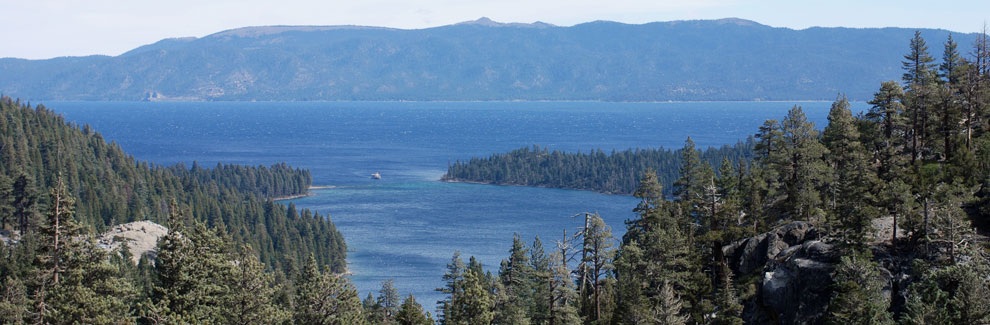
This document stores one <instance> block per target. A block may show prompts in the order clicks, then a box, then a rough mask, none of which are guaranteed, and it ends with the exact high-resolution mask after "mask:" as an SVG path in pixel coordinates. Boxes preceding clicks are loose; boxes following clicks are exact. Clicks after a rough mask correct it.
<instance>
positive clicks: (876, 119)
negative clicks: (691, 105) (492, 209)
mask: <svg viewBox="0 0 990 325" xmlns="http://www.w3.org/2000/svg"><path fill="white" fill-rule="evenodd" d="M987 40H988V39H987V38H983V40H982V41H981V42H980V43H978V44H977V45H976V47H975V49H974V50H973V52H972V53H974V55H972V56H966V55H964V54H961V51H962V50H960V49H959V48H958V47H957V44H955V43H954V42H953V40H952V39H951V38H950V39H948V40H947V41H946V42H945V43H944V45H945V46H944V51H943V53H944V54H943V55H942V59H941V60H940V61H936V59H935V58H934V57H933V56H932V55H931V54H929V49H928V47H927V44H926V42H925V40H924V39H923V38H922V37H921V35H920V34H916V35H915V37H914V38H913V39H912V40H911V41H910V47H909V52H908V54H907V55H905V56H904V58H903V60H902V63H903V67H904V69H903V72H904V74H903V78H902V81H903V84H901V83H898V82H896V81H888V82H884V83H882V85H880V87H879V89H878V90H877V91H876V92H875V93H874V96H873V98H872V100H870V101H869V104H870V105H871V108H870V109H869V110H868V111H866V112H852V111H851V110H850V105H849V102H848V100H847V98H845V97H842V96H840V97H839V98H837V99H836V101H835V102H834V103H833V104H832V107H831V110H830V112H829V116H828V121H829V123H828V125H827V126H825V128H824V130H823V131H818V128H816V127H815V125H814V124H813V123H812V122H809V121H808V120H807V118H806V117H805V115H804V112H803V111H802V109H801V107H798V106H795V107H793V108H792V109H791V110H790V111H789V112H788V113H787V115H786V116H785V117H783V118H782V119H780V120H768V121H766V123H765V124H764V125H763V126H761V127H760V128H759V129H758V130H754V131H757V132H756V134H757V135H756V137H755V139H753V142H755V143H754V144H753V148H752V149H753V150H752V153H753V159H752V162H751V163H748V164H736V163H734V162H733V161H732V160H730V159H722V160H721V162H719V163H712V162H709V161H706V159H703V158H702V152H701V151H699V150H696V149H695V148H694V144H693V143H692V142H691V141H690V140H688V141H687V142H686V144H685V146H684V148H683V149H681V150H679V154H680V155H681V157H680V159H679V162H678V163H677V166H676V167H672V166H668V167H667V168H670V169H674V168H676V170H677V173H676V175H677V176H676V180H675V181H674V182H673V186H672V193H673V195H672V196H669V197H668V196H667V195H665V194H664V193H665V192H666V191H665V188H664V186H663V185H661V182H660V180H659V177H658V176H657V173H655V172H654V171H652V170H647V171H646V172H643V173H641V174H640V176H639V177H640V179H639V185H638V187H637V188H636V189H635V191H634V192H633V195H634V196H635V197H637V198H639V199H641V201H640V203H639V204H638V205H637V206H635V207H630V209H632V210H633V211H634V212H635V213H636V214H637V216H636V217H634V218H633V219H631V220H627V221H626V232H625V234H624V235H623V236H622V238H621V239H620V240H617V238H614V237H613V235H612V233H611V229H609V227H608V226H607V225H606V224H605V223H604V222H603V221H602V218H601V217H600V216H598V215H597V214H593V213H588V214H585V224H584V227H581V228H580V229H578V232H577V233H576V235H575V236H573V237H569V236H568V235H567V233H564V234H563V236H562V238H561V239H560V240H558V241H556V245H554V246H552V247H554V248H546V247H547V246H548V245H545V244H543V242H541V240H540V239H539V238H536V239H535V240H534V241H533V243H532V245H527V244H526V242H525V241H524V240H523V239H521V238H519V237H518V236H516V237H515V238H513V239H512V243H513V244H512V248H511V249H510V250H509V252H508V255H509V256H508V258H506V259H505V260H503V261H502V263H501V265H499V266H498V267H497V269H498V272H497V273H492V272H486V271H485V269H484V268H483V267H482V266H481V265H480V264H479V263H478V262H477V261H476V260H475V259H474V258H473V257H472V258H471V259H470V260H469V262H468V263H464V261H463V260H462V259H461V257H460V255H459V254H457V253H455V254H454V257H453V259H452V260H451V263H450V264H449V265H448V271H447V273H446V274H445V275H444V276H443V279H444V281H445V283H446V286H445V287H443V288H441V289H438V290H439V291H440V292H442V293H444V294H445V295H446V298H445V299H444V300H443V301H440V307H439V309H438V315H437V316H438V318H439V319H440V320H441V323H442V324H526V323H530V324H744V323H746V324H895V323H898V324H987V323H990V280H988V279H987V277H986V275H987V274H988V273H990V259H988V257H990V254H988V246H987V237H986V236H985V234H986V233H987V231H988V229H990V228H988V227H987V221H988V220H990V60H988V59H990V47H988V45H990V42H987ZM541 155H550V156H553V155H554V154H550V153H547V152H546V151H545V150H540V149H539V148H536V149H535V150H528V149H523V150H519V151H516V152H513V153H510V154H507V155H495V156H493V157H492V158H490V159H488V160H487V161H485V162H484V163H481V162H478V161H476V162H474V164H473V165H472V164H470V163H469V164H468V165H459V166H458V169H456V170H465V169H468V168H467V167H465V166H478V167H482V166H484V167H485V168H487V169H485V170H484V171H480V172H479V173H487V172H489V171H491V173H489V174H485V176H486V177H512V175H501V174H499V173H505V172H510V173H514V175H527V176H526V177H532V179H543V180H545V179H555V178H558V177H568V179H566V180H567V181H568V182H579V183H583V184H607V181H608V179H609V178H610V177H613V175H614V174H607V173H605V174H602V175H595V174H593V173H590V174H589V173H586V174H580V173H574V174H559V173H558V170H559V169H558V168H555V167H554V166H553V165H552V164H550V163H549V162H554V163H560V164H564V163H565V161H566V163H571V164H575V165H576V168H577V169H579V170H581V169H587V167H585V166H584V164H586V162H588V161H594V162H595V163H596V164H599V165H601V164H605V162H609V163H617V164H618V163H620V162H625V161H626V160H624V158H623V159H620V158H613V159H611V160H610V159H609V157H610V156H608V155H605V154H603V153H593V154H590V155H581V154H569V155H568V154H559V153H558V154H556V157H557V158H552V159H550V158H545V157H540V156H541ZM538 157H539V158H538ZM596 157H597V158H596ZM611 157H625V156H624V155H622V154H613V155H612V156H611ZM525 159H534V160H535V161H534V162H520V161H522V160H525ZM492 162H501V163H503V164H509V165H508V166H498V165H497V164H495V163H492ZM619 165H622V164H619ZM512 167H517V168H528V169H520V170H511V168H512ZM599 168H601V167H599ZM618 168H619V167H612V169H615V170H618ZM624 168H628V169H625V171H626V173H630V172H631V171H632V166H625V167H624ZM452 169H454V168H452ZM612 169H610V168H604V169H603V170H612ZM663 173H664V174H666V173H670V171H663ZM578 176H580V177H589V179H583V180H575V179H570V178H569V177H578ZM489 179H492V178H489ZM518 179H523V180H525V179H527V178H518ZM603 181H604V182H603ZM551 184H564V185H565V186H566V185H567V184H573V183H567V182H560V183H551ZM490 267H491V266H490Z"/></svg>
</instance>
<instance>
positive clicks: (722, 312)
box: [712, 266, 743, 325]
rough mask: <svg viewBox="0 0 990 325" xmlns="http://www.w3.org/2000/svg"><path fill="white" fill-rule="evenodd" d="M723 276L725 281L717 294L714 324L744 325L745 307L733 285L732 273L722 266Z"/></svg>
mask: <svg viewBox="0 0 990 325" xmlns="http://www.w3.org/2000/svg"><path fill="white" fill-rule="evenodd" d="M722 268H723V270H722V271H721V273H722V274H725V279H724V281H723V282H722V283H721V285H720V286H719V289H718V291H717V292H716V294H715V311H716V313H715V319H714V320H713V322H712V323H714V324H723V325H742V324H743V319H742V317H741V316H742V312H743V306H742V304H741V303H740V302H739V297H738V296H736V289H735V287H734V285H733V284H732V272H731V271H729V269H728V267H726V266H722Z"/></svg>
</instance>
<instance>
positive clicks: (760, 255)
mask: <svg viewBox="0 0 990 325" xmlns="http://www.w3.org/2000/svg"><path fill="white" fill-rule="evenodd" d="M817 237H818V231H817V230H815V229H814V227H813V226H812V225H811V224H810V223H807V222H802V221H796V222H792V223H789V224H786V225H784V226H781V227H779V228H777V229H774V230H771V231H769V232H766V233H763V234H760V235H757V236H755V237H750V238H746V239H741V240H738V241H735V242H733V243H731V244H729V245H726V246H725V247H723V248H722V252H723V253H725V257H726V261H727V262H728V263H729V268H730V269H732V271H733V272H735V273H736V274H750V273H752V272H754V271H756V270H761V269H763V266H764V265H766V263H767V261H769V260H771V259H773V258H775V257H776V256H777V255H778V254H780V253H781V252H783V251H784V250H786V249H787V248H788V247H792V246H795V245H799V244H801V243H803V242H804V241H806V240H809V239H817Z"/></svg>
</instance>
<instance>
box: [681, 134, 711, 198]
mask: <svg viewBox="0 0 990 325" xmlns="http://www.w3.org/2000/svg"><path fill="white" fill-rule="evenodd" d="M702 166H703V164H702V162H701V158H699V156H698V151H697V150H696V149H695V147H694V141H692V140H691V138H690V137H688V138H687V140H685V141H684V148H682V149H681V166H680V173H679V175H680V177H679V178H678V179H677V180H676V181H674V196H676V197H677V199H678V202H681V203H682V204H681V209H682V210H681V213H682V214H684V215H689V216H692V217H695V216H696V213H697V212H696V211H695V207H696V206H697V205H698V201H699V200H700V199H701V192H702V190H703V188H704V186H705V185H706V184H705V183H704V179H703V178H704V175H701V172H702Z"/></svg>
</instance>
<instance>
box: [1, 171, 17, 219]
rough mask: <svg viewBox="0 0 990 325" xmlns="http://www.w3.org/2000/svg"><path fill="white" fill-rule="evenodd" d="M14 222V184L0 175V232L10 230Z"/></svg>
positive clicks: (8, 178)
mask: <svg viewBox="0 0 990 325" xmlns="http://www.w3.org/2000/svg"><path fill="white" fill-rule="evenodd" d="M13 221H14V182H13V181H12V180H11V179H10V177H7V175H3V174H0V230H5V229H11V228H12V227H11V226H12V223H13Z"/></svg>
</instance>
